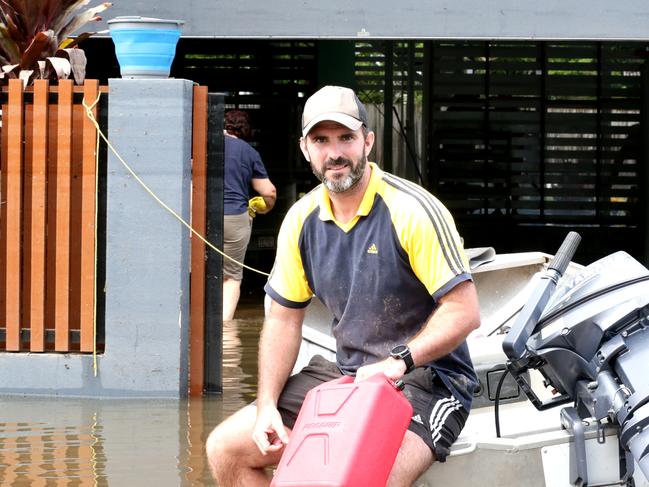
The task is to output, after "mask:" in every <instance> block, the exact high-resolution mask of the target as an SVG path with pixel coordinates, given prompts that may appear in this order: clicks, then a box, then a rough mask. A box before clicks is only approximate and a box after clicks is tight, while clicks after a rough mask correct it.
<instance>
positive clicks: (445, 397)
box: [278, 355, 469, 462]
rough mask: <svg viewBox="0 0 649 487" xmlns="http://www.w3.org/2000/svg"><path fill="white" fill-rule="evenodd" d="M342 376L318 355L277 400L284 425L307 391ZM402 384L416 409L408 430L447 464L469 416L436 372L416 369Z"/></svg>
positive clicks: (290, 424)
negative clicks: (453, 446) (447, 458)
mask: <svg viewBox="0 0 649 487" xmlns="http://www.w3.org/2000/svg"><path fill="white" fill-rule="evenodd" d="M341 375H343V374H342V372H341V371H340V369H338V367H337V366H336V364H335V363H333V362H330V361H328V360H326V359H325V358H324V357H321V356H320V355H315V356H314V357H313V358H312V359H311V361H310V362H309V365H307V366H306V367H304V368H303V369H302V370H301V371H300V372H299V373H298V374H295V375H293V376H291V377H289V379H288V381H287V383H286V386H285V387H284V391H283V392H282V395H281V396H280V398H279V401H278V409H279V412H280V414H281V415H282V420H283V421H284V424H285V425H286V426H288V427H289V428H293V425H294V424H295V420H296V419H297V415H298V413H299V411H300V407H301V406H302V402H303V401H304V397H305V396H306V393H307V392H309V391H310V390H311V389H312V388H314V387H316V386H319V385H320V384H322V383H323V382H327V381H329V380H332V379H337V378H338V377H340V376H341ZM403 381H404V383H405V384H406V386H405V389H404V390H403V392H404V394H405V396H406V397H407V398H408V401H410V404H412V409H413V417H412V419H411V420H410V425H409V426H408V429H409V430H410V431H412V432H413V433H415V434H416V435H417V436H419V437H420V438H421V439H422V440H424V443H426V445H428V447H429V448H430V449H431V450H432V452H433V453H434V454H435V457H436V459H437V461H439V462H444V461H445V460H446V457H447V456H448V454H449V452H450V448H451V445H452V444H453V442H454V441H455V440H456V439H457V437H458V435H459V434H460V431H462V428H463V427H464V423H465V422H466V419H467V417H468V416H469V413H468V412H467V411H466V409H464V408H463V407H462V406H461V405H460V402H459V401H458V400H457V399H455V398H454V397H453V395H452V394H451V392H450V391H449V390H448V389H447V388H446V386H445V385H444V383H443V382H442V381H441V380H440V379H439V378H438V377H437V375H436V374H435V371H434V370H433V369H430V368H423V367H420V368H417V369H415V370H413V371H412V372H410V373H409V374H407V375H405V376H404V377H403Z"/></svg>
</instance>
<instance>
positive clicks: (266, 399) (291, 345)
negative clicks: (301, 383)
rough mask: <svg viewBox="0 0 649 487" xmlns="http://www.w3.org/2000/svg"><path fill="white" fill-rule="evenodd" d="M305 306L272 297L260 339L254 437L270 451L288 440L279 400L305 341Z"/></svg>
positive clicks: (263, 451) (264, 451)
mask: <svg viewBox="0 0 649 487" xmlns="http://www.w3.org/2000/svg"><path fill="white" fill-rule="evenodd" d="M304 314H305V309H304V308H301V309H293V308H287V307H285V306H282V305H281V304H279V303H277V302H275V301H273V300H271V306H270V309H269V311H268V313H267V315H266V319H265V320H264V326H263V328H262V331H261V337H260V339H259V378H258V386H257V422H256V423H255V427H254V429H253V432H252V438H253V440H254V441H255V443H256V444H257V446H258V447H259V449H260V450H261V452H262V453H264V454H266V453H268V452H271V451H276V450H279V449H280V448H281V447H282V446H283V445H284V444H286V443H288V433H287V432H286V429H285V428H284V424H283V423H282V418H281V416H280V414H279V411H278V410H277V400H278V399H279V396H280V394H281V392H282V389H283V388H284V385H285V384H286V380H287V379H288V377H289V375H290V374H291V370H292V369H293V365H294V364H295V360H296V359H297V355H298V352H299V350H300V343H301V341H302V322H303V321H304Z"/></svg>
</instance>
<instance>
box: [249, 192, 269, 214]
mask: <svg viewBox="0 0 649 487" xmlns="http://www.w3.org/2000/svg"><path fill="white" fill-rule="evenodd" d="M266 208H267V207H266V202H265V201H264V198H262V197H261V196H255V197H254V198H250V200H249V201H248V215H250V218H254V217H255V215H256V214H257V212H258V211H259V210H265V209H266Z"/></svg>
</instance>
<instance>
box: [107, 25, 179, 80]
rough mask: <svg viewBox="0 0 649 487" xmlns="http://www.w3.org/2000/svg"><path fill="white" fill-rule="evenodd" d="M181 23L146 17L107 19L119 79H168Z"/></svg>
mask: <svg viewBox="0 0 649 487" xmlns="http://www.w3.org/2000/svg"><path fill="white" fill-rule="evenodd" d="M182 24H183V22H182V21H179V20H164V19H152V18H147V17H116V18H114V19H112V20H109V21H108V27H109V29H110V36H111V38H112V39H113V43H114V44H115V54H116V55H117V61H118V62H119V68H120V72H121V73H122V78H168V77H169V71H170V70H171V63H172V61H173V59H174V56H175V55H176V44H177V43H178V39H179V38H180V32H181V27H182Z"/></svg>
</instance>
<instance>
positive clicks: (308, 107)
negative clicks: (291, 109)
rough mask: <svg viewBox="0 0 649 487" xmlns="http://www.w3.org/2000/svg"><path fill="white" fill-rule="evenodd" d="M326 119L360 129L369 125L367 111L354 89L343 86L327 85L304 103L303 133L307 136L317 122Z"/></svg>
mask: <svg viewBox="0 0 649 487" xmlns="http://www.w3.org/2000/svg"><path fill="white" fill-rule="evenodd" d="M325 120H331V121H333V122H338V123H340V124H342V125H344V126H345V127H347V128H349V129H351V130H358V129H359V128H360V127H361V125H365V126H367V111H366V110H365V106H363V104H362V103H361V101H360V100H359V99H358V97H357V96H356V93H354V90H352V89H350V88H345V87H343V86H325V87H324V88H320V89H319V90H318V91H316V92H315V93H314V94H313V95H311V96H310V97H309V99H308V100H307V101H306V103H305V104H304V112H303V113H302V135H303V136H306V135H307V134H308V133H309V131H310V130H311V129H312V128H313V127H314V126H315V125H316V124H318V123H320V122H323V121H325Z"/></svg>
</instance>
